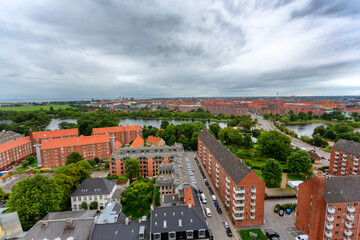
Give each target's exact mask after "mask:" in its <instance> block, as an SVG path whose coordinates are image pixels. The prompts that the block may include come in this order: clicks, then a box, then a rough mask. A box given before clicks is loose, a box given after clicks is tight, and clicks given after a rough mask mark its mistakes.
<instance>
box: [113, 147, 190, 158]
mask: <svg viewBox="0 0 360 240" xmlns="http://www.w3.org/2000/svg"><path fill="white" fill-rule="evenodd" d="M180 153H184V148H183V146H182V145H181V144H177V145H173V146H163V147H137V148H133V147H125V148H119V149H117V150H116V151H115V152H114V154H113V155H112V157H111V160H110V161H114V159H121V158H126V159H127V158H136V159H137V158H140V157H145V158H146V157H170V156H173V155H179V154H180ZM139 161H142V159H139Z"/></svg>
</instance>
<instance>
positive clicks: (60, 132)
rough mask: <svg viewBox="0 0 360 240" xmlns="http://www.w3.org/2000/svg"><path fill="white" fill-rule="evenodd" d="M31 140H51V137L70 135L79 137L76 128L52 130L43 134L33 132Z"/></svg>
mask: <svg viewBox="0 0 360 240" xmlns="http://www.w3.org/2000/svg"><path fill="white" fill-rule="evenodd" d="M32 135H33V139H40V138H53V137H63V136H71V135H77V136H78V135H79V132H78V129H77V128H72V129H62V130H53V131H43V132H33V133H32Z"/></svg>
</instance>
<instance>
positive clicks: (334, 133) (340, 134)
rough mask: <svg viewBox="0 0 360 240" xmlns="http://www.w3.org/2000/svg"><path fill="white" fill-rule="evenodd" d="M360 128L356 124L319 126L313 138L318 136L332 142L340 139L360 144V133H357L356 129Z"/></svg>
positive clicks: (342, 123)
mask: <svg viewBox="0 0 360 240" xmlns="http://www.w3.org/2000/svg"><path fill="white" fill-rule="evenodd" d="M358 127H360V126H359V124H358V123H355V122H349V121H346V122H338V123H336V124H331V125H328V126H327V127H325V126H318V127H316V128H315V129H314V132H313V137H315V136H316V135H318V136H320V137H322V138H325V139H330V140H335V141H337V140H339V139H340V138H343V139H347V140H353V141H355V142H360V133H355V132H354V129H355V128H358Z"/></svg>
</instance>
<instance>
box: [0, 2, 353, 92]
mask: <svg viewBox="0 0 360 240" xmlns="http://www.w3.org/2000/svg"><path fill="white" fill-rule="evenodd" d="M358 10H359V4H358V3H357V1H353V2H352V1H340V0H339V1H335V0H334V1H330V2H329V1H320V0H317V1H316V0H313V1H310V0H309V1H307V2H305V3H304V1H302V0H292V1H286V0H279V1H265V0H263V1H260V0H258V1H238V2H236V1H227V0H224V1H212V0H208V1H199V2H198V1H190V0H188V1H180V2H179V1H157V0H153V1H143V0H136V1H113V0H92V1H88V0H79V1H70V0H62V1H60V0H57V1H50V2H49V1H45V0H36V1H32V3H28V2H26V4H25V1H24V2H23V1H21V0H19V1H11V0H3V1H1V2H0V85H1V87H0V88H1V90H2V95H1V97H0V98H1V99H14V98H18V99H21V98H23V99H28V98H57V99H58V98H74V97H75V98H76V97H79V98H87V97H90V98H91V97H117V96H135V97H175V96H259V95H269V94H272V95H273V94H274V93H275V92H276V91H278V90H279V91H280V92H282V93H283V94H284V95H297V94H306V95H331V94H334V95H341V94H360V83H359V82H360V81H357V79H359V78H360V74H359V72H358V69H359V67H360V57H359V56H360V54H359V53H360V51H359V50H360V43H359V41H358V39H360V30H359V29H358V28H357V26H359V24H360V16H359V15H358V14H357V12H359V11H358ZM351 84H353V85H352V87H349V85H351Z"/></svg>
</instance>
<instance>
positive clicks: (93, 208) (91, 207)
mask: <svg viewBox="0 0 360 240" xmlns="http://www.w3.org/2000/svg"><path fill="white" fill-rule="evenodd" d="M98 206H99V203H98V202H97V201H93V202H91V203H90V209H91V210H97V209H98Z"/></svg>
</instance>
